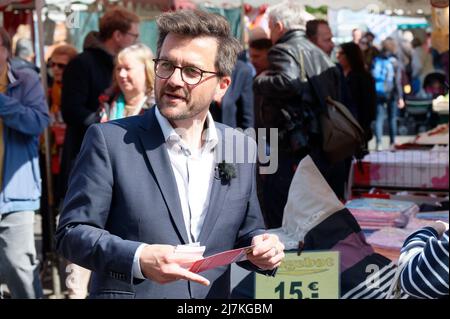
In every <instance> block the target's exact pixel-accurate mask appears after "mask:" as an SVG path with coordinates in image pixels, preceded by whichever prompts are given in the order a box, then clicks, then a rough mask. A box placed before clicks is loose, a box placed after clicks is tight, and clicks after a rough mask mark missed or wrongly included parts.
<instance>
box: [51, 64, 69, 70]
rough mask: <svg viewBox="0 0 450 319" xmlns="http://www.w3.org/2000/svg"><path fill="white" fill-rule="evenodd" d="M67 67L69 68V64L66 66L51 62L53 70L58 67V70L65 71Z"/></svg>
mask: <svg viewBox="0 0 450 319" xmlns="http://www.w3.org/2000/svg"><path fill="white" fill-rule="evenodd" d="M66 66H67V64H64V63H56V62H50V67H51V68H54V67H57V68H58V69H61V70H64V68H65V67H66Z"/></svg>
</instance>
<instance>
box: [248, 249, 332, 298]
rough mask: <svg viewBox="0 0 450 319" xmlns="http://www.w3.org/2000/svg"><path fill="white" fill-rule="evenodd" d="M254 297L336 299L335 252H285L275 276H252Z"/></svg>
mask: <svg viewBox="0 0 450 319" xmlns="http://www.w3.org/2000/svg"><path fill="white" fill-rule="evenodd" d="M255 298H256V299H338V298H339V252H337V251H327V252H322V251H320V252H303V253H302V254H301V255H300V256H297V253H295V252H292V253H289V252H288V253H286V257H285V259H284V260H283V262H282V263H281V265H280V267H279V268H278V271H277V274H276V276H275V277H267V276H264V275H259V274H257V275H256V280H255Z"/></svg>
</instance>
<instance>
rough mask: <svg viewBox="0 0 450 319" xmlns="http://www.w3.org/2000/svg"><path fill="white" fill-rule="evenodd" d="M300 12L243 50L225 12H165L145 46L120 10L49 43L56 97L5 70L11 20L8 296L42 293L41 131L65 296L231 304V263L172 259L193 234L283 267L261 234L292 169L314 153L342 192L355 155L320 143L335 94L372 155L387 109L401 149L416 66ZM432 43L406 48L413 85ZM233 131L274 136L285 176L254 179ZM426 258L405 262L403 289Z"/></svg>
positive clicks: (0, 144) (252, 262) (1, 100)
mask: <svg viewBox="0 0 450 319" xmlns="http://www.w3.org/2000/svg"><path fill="white" fill-rule="evenodd" d="M304 12H305V11H304V7H303V6H302V5H301V4H299V3H297V2H293V1H285V2H282V3H280V4H277V5H274V6H271V7H270V8H269V10H268V15H269V31H270V32H269V33H266V32H256V31H255V30H253V32H251V33H250V36H249V43H248V46H247V47H246V49H245V50H242V47H241V45H240V44H239V42H238V41H237V40H236V39H235V38H233V37H232V36H231V35H230V26H229V24H228V22H227V21H226V19H225V18H223V17H220V16H218V15H215V14H211V13H206V12H203V11H199V10H194V11H191V10H180V11H175V12H170V13H163V14H161V15H160V16H159V17H158V18H157V26H158V31H159V38H158V45H157V51H156V52H152V50H151V49H150V48H148V47H147V46H145V45H144V44H142V43H139V36H140V35H139V22H140V20H139V17H138V16H137V15H136V14H135V13H132V12H130V11H128V10H126V9H123V8H121V7H115V8H113V9H111V10H109V11H107V12H106V13H105V14H104V15H103V16H102V18H101V19H100V22H99V31H98V32H97V31H95V32H91V33H89V35H88V36H87V37H86V39H85V41H84V46H83V47H84V48H83V52H81V53H78V52H77V50H76V49H75V48H74V47H72V46H71V45H66V44H65V45H61V46H58V47H56V49H55V50H54V51H53V53H52V54H51V56H50V59H49V62H48V63H49V67H50V70H51V75H52V76H51V78H50V82H49V92H48V104H47V100H46V98H45V93H44V91H43V88H42V86H41V84H40V80H39V76H38V74H37V73H36V70H33V67H30V66H29V65H28V64H30V63H29V62H28V64H27V63H18V62H17V59H16V62H15V63H12V61H13V60H14V59H13V55H12V50H11V40H10V36H9V35H8V33H7V32H6V31H5V29H3V28H1V29H0V134H1V135H0V177H1V178H0V239H1V244H0V283H1V282H2V281H3V282H5V283H6V285H7V286H8V289H9V291H10V293H11V296H12V297H13V298H41V297H42V296H43V292H42V285H41V281H40V278H39V269H40V266H39V262H38V260H37V258H36V249H35V244H34V235H33V220H34V211H37V210H39V209H40V213H41V214H48V213H49V212H48V211H47V210H48V207H47V204H46V200H47V195H46V191H47V190H46V189H45V183H44V184H43V186H44V190H43V191H42V192H41V175H42V176H43V177H45V176H44V175H45V172H44V166H43V165H42V163H43V162H44V154H43V153H42V152H41V154H40V153H39V150H40V149H42V147H40V142H39V138H40V136H41V134H42V133H43V131H44V129H45V128H46V127H47V126H50V128H51V130H50V132H51V157H52V165H51V172H52V178H53V184H54V185H56V187H55V188H54V190H53V192H54V193H53V194H52V196H53V197H54V198H55V205H56V206H57V207H58V208H59V209H58V211H59V216H58V219H59V222H58V227H57V230H56V240H57V251H58V253H59V254H61V256H63V257H64V258H65V259H66V262H67V264H68V267H69V268H68V269H70V270H71V274H70V275H71V276H75V277H76V278H77V280H76V283H77V285H75V286H71V287H68V297H69V298H85V297H86V296H88V295H89V297H90V298H183V299H184V298H226V297H229V295H230V292H229V287H230V269H229V267H219V268H215V269H213V270H211V271H208V272H205V273H202V274H195V273H192V272H190V271H188V270H187V269H186V268H185V267H183V266H182V265H184V264H186V263H192V262H193V261H195V260H194V259H192V257H186V256H184V257H183V258H182V259H180V258H179V257H176V255H175V254H174V249H175V246H177V245H184V244H191V245H192V244H195V243H198V242H200V243H201V245H203V246H206V251H205V255H212V254H215V253H218V252H221V251H224V250H229V249H233V248H238V247H246V246H252V251H251V252H250V253H249V254H248V255H247V258H248V260H246V261H242V262H240V263H239V265H240V266H242V267H244V268H246V269H249V270H252V271H256V272H259V273H262V274H266V275H270V276H274V275H275V273H276V268H277V267H278V266H279V265H280V262H281V261H282V259H283V257H284V253H283V250H284V245H283V243H282V242H280V241H279V239H278V237H277V236H275V235H269V234H267V233H265V229H269V228H277V227H280V226H281V222H282V218H283V211H284V207H285V205H286V202H287V197H288V192H289V187H290V184H291V181H292V178H293V176H294V173H295V171H296V168H297V165H298V164H299V162H300V161H301V160H302V159H303V158H304V157H305V156H307V155H309V156H311V158H312V159H313V161H314V163H315V164H316V165H317V167H318V168H319V170H320V172H321V173H322V175H323V176H324V177H325V179H326V180H327V182H328V183H329V184H330V186H331V187H332V189H333V191H334V192H335V193H336V195H337V196H338V197H339V198H340V199H341V200H342V201H345V200H346V192H345V189H346V182H347V180H348V176H349V171H350V165H351V162H352V160H353V156H349V157H348V158H346V159H345V160H340V161H334V160H333V159H330V158H329V157H328V156H327V154H326V152H325V151H324V149H323V146H322V135H321V134H322V132H321V122H320V116H321V114H323V113H324V112H326V103H327V102H326V101H327V99H328V98H331V99H333V100H336V101H340V102H342V103H343V104H344V105H345V106H346V107H347V108H348V110H349V111H350V112H351V113H352V115H353V116H354V118H355V119H356V120H357V121H358V123H359V124H360V126H361V127H362V129H363V131H364V138H365V141H364V142H365V145H366V147H367V146H368V143H369V141H370V140H371V139H372V137H373V133H374V134H375V137H376V143H377V149H381V137H382V135H383V125H384V118H385V115H386V113H387V115H388V119H389V128H390V131H389V136H390V142H391V144H394V143H395V136H396V134H397V133H396V130H397V129H396V112H397V110H398V108H403V107H404V106H405V102H404V97H405V91H404V84H405V83H404V80H405V76H404V75H405V74H407V73H408V72H407V71H406V67H405V65H406V64H405V63H404V62H405V61H402V60H401V59H400V58H399V57H398V56H397V48H396V43H395V41H394V39H392V38H387V39H385V40H383V41H382V46H381V49H380V50H379V49H377V48H376V47H375V46H374V45H373V40H374V35H373V34H372V33H370V32H366V33H363V32H362V31H361V30H358V29H355V30H353V33H352V34H353V41H352V42H347V43H342V44H340V45H338V46H337V47H335V44H334V43H333V34H332V31H331V28H330V26H329V25H328V23H327V21H326V20H308V19H306V17H307V16H306V15H305V14H304ZM417 48H420V49H417ZM416 49H417V50H416ZM425 50H426V49H425V47H424V46H423V45H422V46H418V47H415V49H414V50H413V51H412V52H413V54H412V56H411V65H412V71H411V72H410V75H411V79H410V81H409V82H410V83H411V87H412V88H413V89H412V90H413V93H419V92H420V91H421V87H422V84H421V83H423V81H424V74H425V73H426V72H428V71H429V66H428V58H426V56H427V54H428V53H427V52H426V51H425ZM427 70H428V71H427ZM447 77H448V75H447ZM417 82H419V84H417ZM47 105H48V106H47ZM229 128H240V129H243V130H245V129H249V128H256V129H258V128H267V129H273V128H275V129H277V132H278V136H277V141H276V143H275V142H274V141H273V140H270V139H267V140H266V145H264V146H263V148H264V150H265V152H267V153H276V156H277V158H278V167H277V170H276V172H275V173H274V174H268V175H261V174H257V173H258V172H259V170H257V167H258V165H257V164H258V163H257V160H256V157H257V153H258V149H257V148H258V147H260V145H258V146H257V145H256V144H255V141H254V140H253V139H252V138H251V137H250V136H249V135H246V134H243V133H241V132H236V131H233V132H234V133H233V134H234V136H237V137H238V138H237V139H233V136H231V137H230V136H228V135H227V129H229ZM229 143H231V145H232V148H233V149H235V150H237V149H241V147H243V149H245V155H246V156H245V158H246V159H247V160H246V161H244V163H242V162H241V161H237V160H236V158H235V157H234V158H233V161H232V162H231V163H228V162H227V163H225V162H224V159H222V158H216V150H217V149H220V148H223V149H224V150H225V146H227V145H228V144H229ZM41 144H42V141H41ZM224 145H225V146H224ZM41 146H42V145H41ZM219 153H220V152H219ZM234 155H236V154H234ZM354 155H355V156H361V154H354ZM39 159H40V161H41V166H39ZM227 160H228V159H227ZM217 164H219V165H217ZM220 164H225V165H220ZM41 193H42V195H43V196H42V198H41ZM50 218H53V217H50ZM428 231H429V230H428ZM444 233H445V234H446V235H445V236H443V234H444ZM433 235H434V236H435V237H436V238H437V240H442V241H444V242H446V243H444V244H443V245H444V250H443V251H444V253H445V251H446V252H447V259H446V260H445V259H442V258H441V259H440V260H441V261H440V263H442V262H443V263H446V265H447V266H446V267H447V268H446V271H447V275H448V225H447V229H444V230H442V229H439V232H438V236H436V233H433ZM445 245H446V246H445ZM441 246H442V244H441ZM445 247H446V248H445ZM45 249H46V250H49V249H51V247H49V245H48V244H47V245H45V243H44V250H45ZM445 249H446V250H445ZM44 255H45V254H44ZM442 260H444V261H442ZM416 266H417V261H412V266H410V267H409V268H406V269H408V271H409V273H408V278H409V279H408V278H407V279H408V280H406V279H405V280H404V281H405V282H406V281H408V285H410V284H409V282H411V283H414V282H415V280H416V279H414V280H411V278H412V277H413V278H416V276H418V275H416V274H414V272H415V268H414V267H416ZM419 266H420V267H424V266H423V265H422V264H420V265H419ZM419 266H417V267H416V268H417V269H419V268H418V267H419ZM418 271H420V270H418ZM444 272H445V271H444ZM440 274H441V273H440ZM403 277H404V278H406V276H405V275H403ZM417 278H418V279H417V280H420V277H417ZM440 278H443V277H442V276H441V277H440ZM405 285H406V284H405ZM413 285H414V284H413ZM88 287H89V288H88ZM410 289H411V288H410V286H407V287H406V288H405V290H406V291H411V290H410ZM439 289H440V288H439ZM446 294H447V295H448V276H447V292H446ZM411 295H413V296H418V295H420V294H417V293H415V292H411ZM430 296H433V297H434V296H435V295H432V294H426V295H425V297H430Z"/></svg>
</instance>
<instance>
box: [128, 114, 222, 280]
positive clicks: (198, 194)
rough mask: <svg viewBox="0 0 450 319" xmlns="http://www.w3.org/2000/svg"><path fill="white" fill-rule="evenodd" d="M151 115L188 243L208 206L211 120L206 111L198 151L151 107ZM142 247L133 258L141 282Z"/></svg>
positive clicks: (213, 131) (212, 143)
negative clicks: (157, 128)
mask: <svg viewBox="0 0 450 319" xmlns="http://www.w3.org/2000/svg"><path fill="white" fill-rule="evenodd" d="M155 115H156V119H157V120H158V123H159V126H160V127H161V130H162V133H163V135H164V140H165V141H166V146H167V152H168V155H169V159H170V164H171V166H172V170H173V173H174V176H175V181H176V183H177V188H178V196H179V198H180V203H181V210H182V212H183V218H184V224H185V226H186V231H187V234H188V238H189V242H190V243H193V242H195V241H197V240H198V236H199V235H200V231H201V229H202V226H203V222H204V220H205V216H206V212H207V211H208V207H209V197H210V194H211V186H212V180H213V178H214V164H215V161H214V148H215V147H216V145H217V143H218V137H217V131H216V127H215V125H214V120H213V119H212V116H211V114H210V113H209V112H208V115H207V118H206V124H207V127H208V130H207V134H206V137H205V141H204V142H203V143H202V147H201V148H200V149H189V148H188V147H187V146H186V144H185V143H184V142H183V140H182V139H181V137H180V135H179V134H178V133H177V132H176V130H175V129H174V128H173V127H172V125H171V124H170V122H169V121H168V120H167V119H166V118H165V117H164V116H162V115H161V113H160V112H159V109H158V108H157V107H155ZM143 247H144V244H142V245H140V246H139V247H138V249H137V250H136V252H135V255H134V263H133V276H134V277H136V278H140V279H144V276H143V275H142V272H141V269H140V268H141V267H140V264H139V256H140V253H141V251H142V248H143Z"/></svg>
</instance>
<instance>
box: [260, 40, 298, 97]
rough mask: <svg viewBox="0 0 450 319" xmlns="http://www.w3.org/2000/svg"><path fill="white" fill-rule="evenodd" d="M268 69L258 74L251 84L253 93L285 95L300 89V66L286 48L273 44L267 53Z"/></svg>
mask: <svg viewBox="0 0 450 319" xmlns="http://www.w3.org/2000/svg"><path fill="white" fill-rule="evenodd" d="M267 58H268V60H269V65H270V67H269V70H267V71H265V72H263V73H261V74H260V75H258V76H257V77H256V78H255V80H254V84H253V89H254V91H255V93H257V94H260V95H263V96H266V97H280V96H283V97H286V96H294V95H297V94H299V92H300V91H301V89H302V83H301V81H300V66H299V65H298V63H297V61H296V60H295V58H294V57H293V56H292V55H290V54H289V53H288V52H287V51H286V50H284V49H282V48H279V47H277V46H274V47H273V48H272V49H270V50H269V53H268V57H267Z"/></svg>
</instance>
